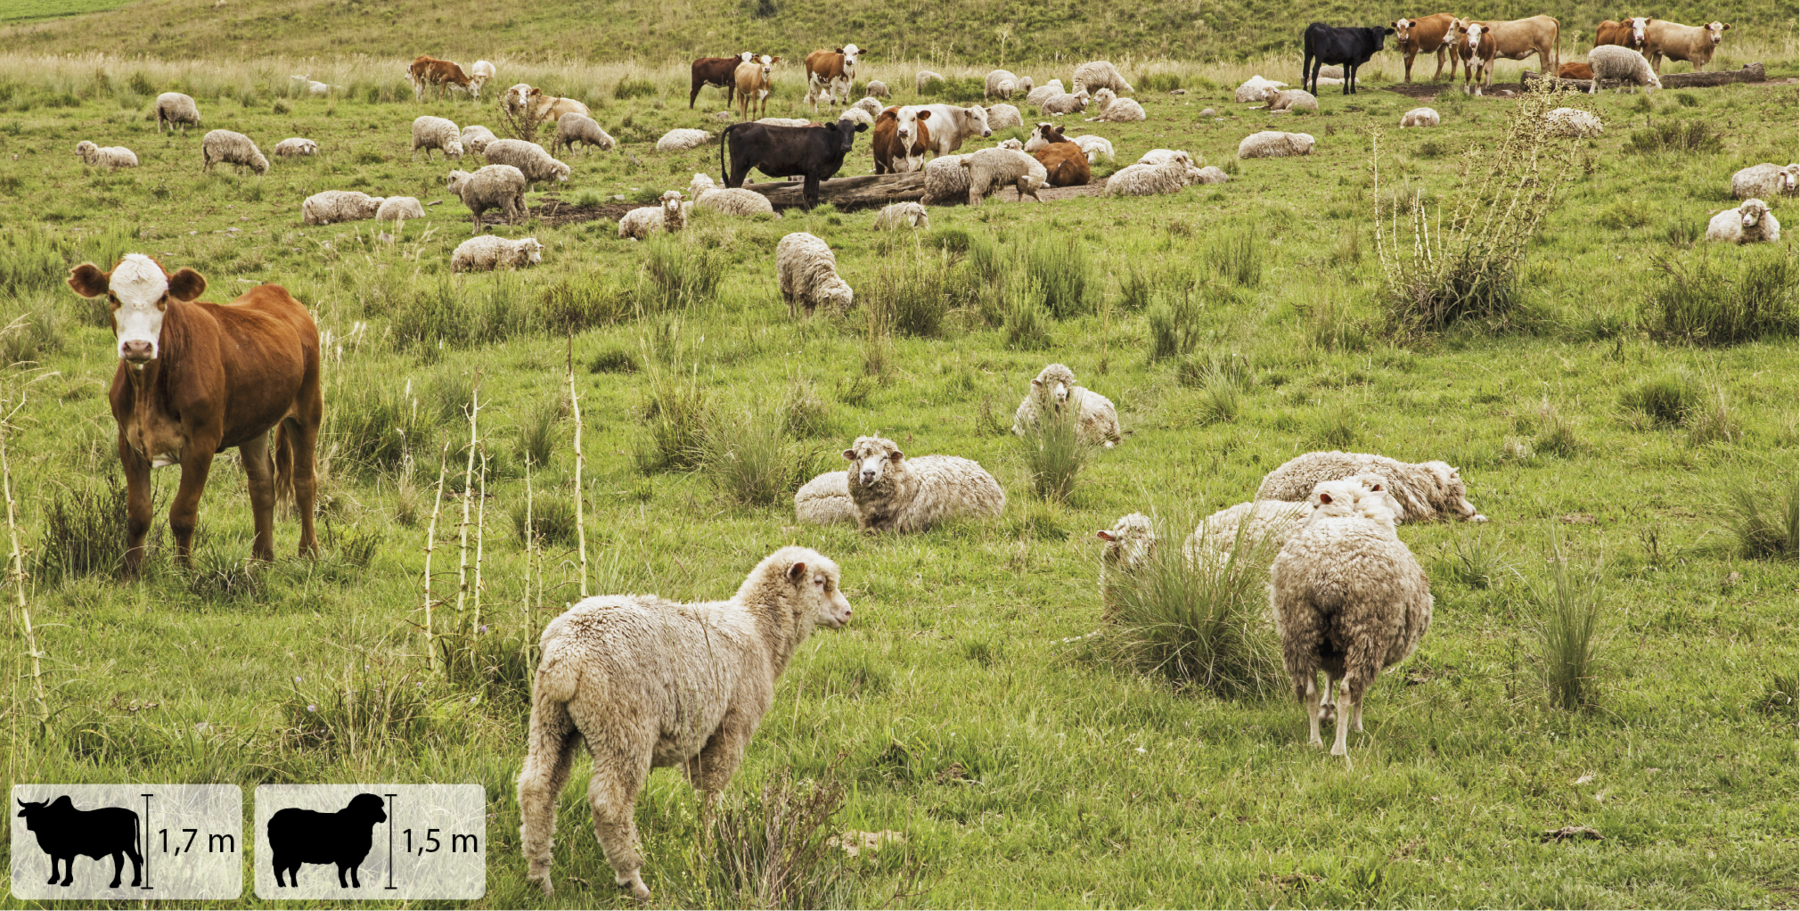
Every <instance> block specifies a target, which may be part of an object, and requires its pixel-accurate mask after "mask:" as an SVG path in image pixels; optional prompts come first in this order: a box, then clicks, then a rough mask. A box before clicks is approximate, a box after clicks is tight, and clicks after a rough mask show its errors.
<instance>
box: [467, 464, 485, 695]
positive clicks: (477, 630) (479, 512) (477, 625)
mask: <svg viewBox="0 0 1800 911" xmlns="http://www.w3.org/2000/svg"><path fill="white" fill-rule="evenodd" d="M487 469H488V457H487V450H486V449H483V450H482V451H481V494H480V496H481V500H480V502H478V503H477V504H476V505H475V597H474V601H475V603H474V604H473V605H472V606H473V609H474V611H475V617H474V619H472V620H470V621H469V629H471V630H473V631H474V632H473V635H474V636H475V638H474V639H473V642H474V645H473V646H472V647H473V649H474V650H475V652H476V653H477V654H480V652H481V638H480V636H481V551H482V547H481V545H482V543H483V540H484V539H485V538H486V536H487ZM477 665H478V666H479V662H478V663H477Z"/></svg>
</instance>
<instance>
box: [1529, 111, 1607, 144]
mask: <svg viewBox="0 0 1800 911" xmlns="http://www.w3.org/2000/svg"><path fill="white" fill-rule="evenodd" d="M1544 122H1545V123H1546V124H1547V125H1548V130H1549V133H1550V135H1551V136H1558V137H1562V138H1565V139H1585V138H1588V137H1591V136H1598V135H1600V134H1601V133H1603V132H1605V131H1606V127H1605V125H1604V124H1602V123H1601V122H1600V118H1599V117H1598V116H1597V115H1595V114H1593V113H1590V112H1588V111H1579V110H1576V109H1575V108H1557V109H1556V110H1554V111H1551V112H1550V113H1548V114H1545V115H1544Z"/></svg>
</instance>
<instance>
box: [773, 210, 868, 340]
mask: <svg viewBox="0 0 1800 911" xmlns="http://www.w3.org/2000/svg"><path fill="white" fill-rule="evenodd" d="M775 277H776V279H777V281H778V282H779V283H780V285H781V297H782V299H783V300H786V301H787V305H788V316H789V317H790V318H798V317H799V316H800V311H801V310H802V309H804V310H805V311H806V315H807V316H811V315H812V313H813V310H815V309H816V308H818V307H821V306H825V307H831V308H833V309H835V310H836V311H837V312H839V313H842V312H844V311H846V310H848V309H850V305H851V303H852V302H854V301H855V299H856V295H855V292H853V291H852V290H851V289H850V286H849V285H848V284H846V283H845V282H844V279H843V278H842V277H840V276H839V275H838V272H837V257H836V256H835V255H833V254H832V252H831V247H830V246H828V245H827V244H826V243H825V242H824V241H823V240H820V239H819V238H817V237H815V236H813V235H811V234H808V233H806V232H804V231H796V232H794V233H793V234H789V235H788V236H786V237H783V238H782V239H781V242H780V243H778V244H776V245H775Z"/></svg>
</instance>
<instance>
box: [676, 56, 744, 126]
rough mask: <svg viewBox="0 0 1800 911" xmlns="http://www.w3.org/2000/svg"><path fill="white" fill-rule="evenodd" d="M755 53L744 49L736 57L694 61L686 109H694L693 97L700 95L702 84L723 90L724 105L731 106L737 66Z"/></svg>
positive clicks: (733, 97) (734, 95) (707, 58)
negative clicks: (692, 80)
mask: <svg viewBox="0 0 1800 911" xmlns="http://www.w3.org/2000/svg"><path fill="white" fill-rule="evenodd" d="M755 58H756V55H755V54H753V53H751V52H750V51H745V52H743V53H742V54H739V55H737V56H736V57H701V58H700V59H699V60H696V61H694V67H693V69H694V84H693V87H692V88H690V89H689V90H688V110H690V111H691V110H693V109H694V99H696V98H698V97H700V89H701V87H702V86H708V85H710V86H712V87H713V88H715V89H724V90H725V106H726V107H731V103H732V101H733V100H735V97H736V89H737V78H736V77H737V68H738V64H740V63H749V62H750V61H751V60H754V59H755Z"/></svg>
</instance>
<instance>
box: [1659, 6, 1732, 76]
mask: <svg viewBox="0 0 1800 911" xmlns="http://www.w3.org/2000/svg"><path fill="white" fill-rule="evenodd" d="M1730 28H1731V26H1729V25H1726V24H1725V23H1723V22H1709V23H1707V24H1706V25H1679V24H1676V23H1674V22H1664V21H1662V20H1660V19H1652V20H1650V23H1649V24H1648V25H1647V26H1645V27H1644V58H1645V59H1646V60H1649V61H1650V68H1651V69H1652V70H1655V71H1656V75H1658V76H1661V75H1662V59H1663V58H1664V57H1667V58H1669V59H1670V60H1686V61H1687V62H1689V63H1691V64H1693V65H1694V72H1696V73H1698V72H1700V71H1701V70H1702V69H1704V68H1705V67H1706V64H1707V61H1710V60H1712V55H1713V51H1715V50H1717V49H1718V47H1719V42H1721V41H1724V40H1725V32H1726V30H1728V29H1730Z"/></svg>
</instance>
